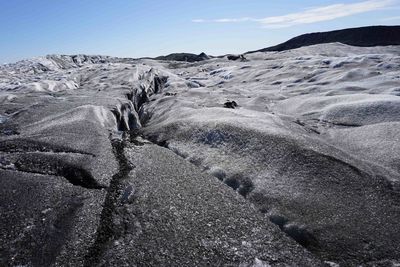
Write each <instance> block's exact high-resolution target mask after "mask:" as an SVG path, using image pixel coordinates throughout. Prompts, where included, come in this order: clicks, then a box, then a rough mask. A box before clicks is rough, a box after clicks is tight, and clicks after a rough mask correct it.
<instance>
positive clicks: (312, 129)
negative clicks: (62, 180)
mask: <svg viewBox="0 0 400 267" xmlns="http://www.w3.org/2000/svg"><path fill="white" fill-rule="evenodd" d="M246 58H247V60H246V61H231V60H228V59H227V58H213V59H209V60H206V61H202V62H196V63H186V62H174V61H155V60H147V59H146V60H145V59H143V60H133V59H118V58H110V57H101V56H83V55H81V56H74V57H68V56H48V57H44V58H37V59H32V60H26V61H21V62H18V63H15V64H9V65H6V66H1V67H0V103H1V107H0V116H1V117H0V120H2V122H3V123H1V124H0V130H1V131H0V132H1V133H2V136H1V138H2V140H3V139H4V140H7V143H1V144H2V145H3V146H4V150H6V149H7V151H9V150H12V149H20V150H23V149H25V150H24V151H25V152H26V153H28V152H29V151H31V150H33V149H36V148H37V147H38V146H39V147H41V146H43V144H48V145H49V146H50V147H51V148H52V149H53V150H52V151H54V150H57V151H64V152H63V153H66V151H67V152H68V153H72V154H74V153H75V154H76V155H75V154H74V155H75V156H71V157H72V159H71V158H69V157H64V156H62V155H57V156H54V155H52V156H51V157H55V158H56V159H57V160H56V161H55V162H56V163H57V162H64V163H65V164H75V165H76V162H80V161H81V163H82V164H81V165H82V166H84V168H85V170H86V169H87V170H88V171H90V173H91V174H92V176H93V179H95V180H96V181H99V182H100V183H101V184H106V185H107V184H108V183H109V182H110V177H111V175H110V173H112V172H113V168H109V166H108V160H107V159H109V158H110V157H112V155H111V149H110V144H109V143H108V136H109V135H111V136H114V137H115V136H121V132H122V131H128V130H131V131H132V130H134V131H135V133H136V132H139V134H141V135H142V136H143V137H145V138H147V139H149V140H151V141H152V142H154V143H157V144H159V145H161V146H164V147H166V148H168V149H170V150H171V151H172V152H174V153H175V154H177V155H178V156H180V157H182V158H184V159H186V160H187V161H188V162H190V163H192V164H194V165H195V166H197V167H198V168H197V170H198V171H202V172H204V174H210V175H212V176H214V177H215V179H216V181H217V182H218V183H220V185H221V186H224V184H225V185H226V186H227V187H228V188H231V189H232V190H235V191H236V192H237V194H238V195H237V196H238V197H243V198H245V199H246V201H247V202H248V203H252V205H253V206H254V207H255V208H256V209H257V210H258V212H259V213H261V215H262V216H264V217H265V221H266V224H268V225H269V224H270V221H271V222H272V223H274V224H276V228H277V229H279V230H281V231H282V233H284V234H285V235H288V236H290V237H291V238H292V239H294V240H295V241H296V242H297V243H299V244H301V245H302V246H304V247H305V248H307V249H308V250H310V251H311V252H312V253H314V254H315V255H317V257H320V258H321V259H323V260H324V261H326V262H330V264H331V265H332V266H334V264H336V263H343V264H345V265H359V264H365V265H368V264H370V265H374V264H375V265H376V264H385V263H390V262H397V261H399V259H400V254H399V251H400V247H399V246H400V245H399V244H400V242H399V241H400V231H399V227H398V221H399V219H400V199H399V189H400V187H399V177H400V167H399V166H400V152H399V151H400V150H399V149H400V147H399V141H400V140H399V136H400V130H399V129H400V128H399V127H400V125H399V123H400V122H399V115H400V49H399V47H398V46H392V47H390V46H389V47H373V48H359V47H351V46H346V45H342V44H337V43H336V44H324V45H316V46H310V47H303V48H300V49H296V50H291V51H285V52H268V53H254V54H250V55H246ZM232 101H235V102H236V103H237V106H231V107H233V108H226V105H225V103H227V102H228V103H229V102H230V103H232ZM3 118H7V120H5V119H3ZM10 140H11V141H10ZM32 140H36V141H37V142H40V143H39V144H36V143H35V144H33V143H32V142H33V141H32ZM136 144H138V145H143V144H142V142H139V141H136ZM56 145H57V146H56ZM15 147H16V148H15ZM55 147H56V148H55ZM41 149H42V150H43V151H39V152H40V153H48V151H47V150H46V149H43V147H41ZM7 153H8V152H7ZM7 153H5V157H7V158H6V159H7V161H4V162H11V163H13V162H16V163H18V162H19V161H18V157H20V155H19V154H18V155H14V156H10V155H8V154H7ZM85 153H86V154H93V155H94V156H90V155H86V154H85ZM148 154H149V155H152V157H153V158H152V159H151V160H152V162H153V161H157V160H156V159H157V153H155V152H151V153H150V152H149V153H148ZM83 155H84V156H83ZM160 155H161V154H160ZM160 155H159V156H160ZM21 157H22V156H21ZM48 157H49V156H48V155H40V156H38V157H35V155H29V157H28V158H29V161H30V162H31V164H28V165H27V166H25V165H24V166H22V167H24V168H25V170H26V169H29V170H32V169H34V170H36V169H37V165H38V162H39V163H41V162H43V160H45V159H48ZM132 157H134V154H133V156H132ZM160 157H161V156H160ZM134 158H135V159H136V157H134ZM166 158H168V157H167V156H166ZM83 159H84V160H83ZM160 160H161V158H160ZM163 160H166V159H164V158H163ZM170 160H171V161H170V162H177V161H175V160H173V158H172V157H170ZM149 162H150V159H149ZM165 162H167V161H165ZM7 164H8V163H7ZM57 164H58V163H57ZM57 164H55V165H54V164H53V165H51V164H50V166H48V170H49V172H51V173H52V174H57V173H61V174H64V176H66V177H67V178H68V177H69V176H68V175H66V174H65V173H64V172H59V170H58V169H57V168H58V165H57ZM113 164H115V163H113ZM137 164H138V163H137ZM154 164H157V163H154ZM171 164H172V163H171ZM8 165H9V164H8ZM8 165H7V166H8ZM75 165H74V166H75ZM111 165H112V164H111ZM68 166H69V165H68ZM82 166H80V165H79V166H78V167H79V168H78V167H77V169H74V170H81V169H80V168H81V167H82ZM112 166H114V165H112ZM179 166H181V168H182V169H181V170H180V171H181V172H182V173H185V172H184V170H185V168H186V167H185V166H186V165H184V164H183V165H179ZM17 167H18V164H17ZM22 167H21V166H20V168H22ZM75 167H76V166H75ZM162 167H163V166H160V168H161V169H157V173H163V170H162ZM164 167H166V168H170V166H164ZM139 169H140V168H139ZM145 171H146V173H148V175H146V176H145V178H144V182H143V183H146V181H147V180H146V179H147V178H149V177H151V173H152V171H151V168H150V167H146V168H145ZM154 171H156V169H155V170H154ZM181 172H177V174H178V173H181ZM202 175H203V174H202ZM168 177H170V176H168ZM196 177H197V178H198V177H201V176H196ZM168 179H169V178H168ZM188 179H190V177H188ZM218 180H220V181H218ZM149 181H152V180H149ZM168 181H169V180H168ZM153 182H154V180H153ZM163 182H165V181H163ZM149 183H150V182H149ZM170 186H172V184H170ZM181 187H182V188H186V187H185V185H180V187H179V188H181ZM146 188H147V189H148V188H151V186H148V187H146ZM210 188H211V187H210ZM154 190H156V189H154ZM157 190H158V189H157ZM171 190H172V189H171ZM174 190H175V189H174ZM185 190H189V191H190V190H191V189H190V188H186V189H185ZM202 190H206V189H205V188H204V186H203V187H202ZM200 191H201V190H200ZM121 192H124V191H123V190H121ZM196 192H197V191H196ZM167 193H168V192H167ZM136 194H139V195H138V197H139V199H141V197H142V198H143V199H146V196H145V195H144V196H143V195H142V196H141V195H140V194H141V192H140V191H136V189H135V195H136ZM189 195H190V194H189ZM152 201H154V205H159V202H158V201H159V200H158V199H155V200H152ZM170 201H173V200H170ZM151 203H153V202H151ZM152 205H153V204H152ZM157 208H159V207H158V206H157ZM221 208H222V206H221ZM163 212H166V211H165V210H163ZM170 212H172V211H170ZM224 212H226V210H225V211H224ZM166 213H167V214H172V213H169V212H166ZM235 214H236V215H235V216H237V214H238V213H235ZM171 216H172V215H171ZM207 216H209V214H207ZM257 216H258V215H257ZM174 218H175V217H174ZM235 218H236V217H235ZM121 220H122V219H121ZM182 225H185V221H183V224H182ZM153 226H154V225H153ZM153 226H152V227H153ZM149 227H150V226H149ZM177 229H180V228H179V227H178V226H177ZM182 229H183V228H182ZM246 229H247V228H246ZM180 230H181V229H180ZM180 230H179V231H180ZM145 237H147V236H145ZM141 238H142V237H141ZM175 241H176V240H174V242H175ZM121 242H122V241H121ZM123 242H128V241H127V240H123ZM147 245H148V244H146V246H147ZM191 245H193V244H191ZM115 246H116V248H115V250H113V251H109V252H108V254H107V255H114V256H115V255H118V253H117V250H118V249H119V247H118V245H115ZM133 248H134V246H133V247H132V249H133ZM110 249H112V248H110ZM134 249H137V248H134ZM149 249H150V248H149ZM229 249H232V248H229ZM229 251H230V250H229ZM160 253H161V252H160ZM161 254H162V253H161ZM161 254H160V255H158V256H159V257H160V259H161V258H162V257H163V256H161ZM137 255H139V254H137ZM139 256H140V255H139ZM139 256H138V257H139ZM158 256H157V257H158ZM110 257H111V258H110V259H107V261H109V262H113V261H114V260H117V258H118V257H117V256H115V258H112V256H110ZM249 262H250V261H249ZM251 262H253V264H254V265H255V266H258V265H260V266H261V265H262V264H264V259H260V258H256V257H253V258H252V259H251ZM267 262H268V263H271V262H273V261H267ZM289 262H290V261H289ZM266 264H267V263H266Z"/></svg>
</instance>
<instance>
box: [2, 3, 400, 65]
mask: <svg viewBox="0 0 400 267" xmlns="http://www.w3.org/2000/svg"><path fill="white" fill-rule="evenodd" d="M399 1H400V0H354V1H347V0H329V1H314V0H304V1H289V0H278V1H275V0H270V1H267V0H197V1H195V0H181V1H177V0H153V1H152V0H114V1H111V0H68V1H67V0H65V1H63V0H31V1H29V0H0V25H1V26H0V38H1V39H0V63H6V62H13V61H16V60H20V59H23V58H30V57H34V56H41V55H46V54H77V53H82V54H102V55H111V56H121V57H143V56H158V55H165V54H169V53H173V52H193V53H200V52H206V53H208V54H212V55H221V54H227V53H242V52H246V51H248V50H254V49H259V48H263V47H267V46H270V45H275V44H278V43H280V42H283V41H286V40H287V39H289V38H291V37H294V36H296V35H299V34H303V33H306V32H314V31H327V30H334V29H341V28H348V27H358V26H367V25H400V16H399V15H398V14H400V12H399V11H400V8H399V7H400V3H399Z"/></svg>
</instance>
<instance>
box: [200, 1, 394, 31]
mask: <svg viewBox="0 0 400 267" xmlns="http://www.w3.org/2000/svg"><path fill="white" fill-rule="evenodd" d="M395 2H397V0H368V1H363V2H357V3H353V4H334V5H329V6H324V7H314V8H309V9H306V10H305V11H302V12H297V13H291V14H287V15H283V16H274V17H266V18H262V19H256V18H247V17H246V18H236V19H235V18H233V19H227V18H224V19H215V20H204V19H198V20H193V22H199V23H201V22H219V23H235V22H258V23H260V24H261V25H262V26H263V27H265V28H285V27H291V26H294V25H299V24H308V23H315V22H321V21H328V20H334V19H337V18H342V17H348V16H352V15H355V14H361V13H365V12H369V11H374V10H379V9H383V8H387V7H389V6H392V5H393V4H394V3H395Z"/></svg>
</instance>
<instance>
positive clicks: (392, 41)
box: [247, 26, 400, 53]
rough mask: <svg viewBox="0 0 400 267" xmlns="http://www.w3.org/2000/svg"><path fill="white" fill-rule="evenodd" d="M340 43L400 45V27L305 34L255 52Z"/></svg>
mask: <svg viewBox="0 0 400 267" xmlns="http://www.w3.org/2000/svg"><path fill="white" fill-rule="evenodd" d="M334 42H339V43H343V44H347V45H353V46H364V47H368V46H387V45H400V26H369V27H361V28H350V29H344V30H336V31H330V32H316V33H308V34H303V35H300V36H297V37H294V38H293V39H290V40H289V41H287V42H284V43H282V44H279V45H276V46H272V47H268V48H264V49H260V50H257V51H251V52H247V53H254V52H268V51H285V50H290V49H295V48H299V47H303V46H309V45H316V44H324V43H334Z"/></svg>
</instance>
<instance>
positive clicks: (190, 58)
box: [154, 53, 211, 62]
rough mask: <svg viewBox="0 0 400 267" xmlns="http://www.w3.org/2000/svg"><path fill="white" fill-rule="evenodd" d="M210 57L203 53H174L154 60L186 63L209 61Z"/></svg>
mask: <svg viewBox="0 0 400 267" xmlns="http://www.w3.org/2000/svg"><path fill="white" fill-rule="evenodd" d="M210 58H211V57H210V56H208V55H206V54H205V53H201V54H199V55H196V54H190V53H174V54H169V55H167V56H160V57H156V58H154V59H156V60H174V61H186V62H197V61H203V60H207V59H210Z"/></svg>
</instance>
